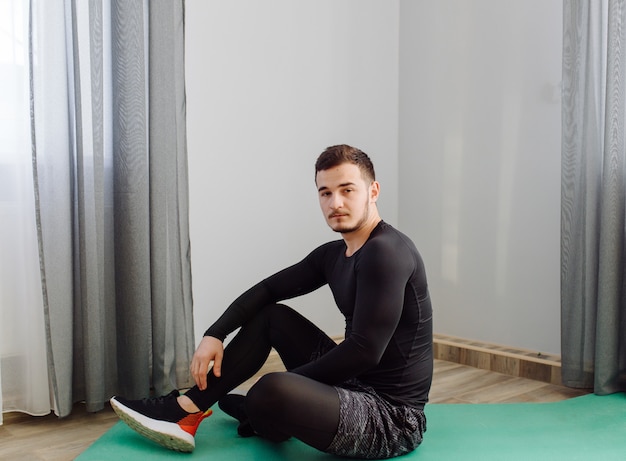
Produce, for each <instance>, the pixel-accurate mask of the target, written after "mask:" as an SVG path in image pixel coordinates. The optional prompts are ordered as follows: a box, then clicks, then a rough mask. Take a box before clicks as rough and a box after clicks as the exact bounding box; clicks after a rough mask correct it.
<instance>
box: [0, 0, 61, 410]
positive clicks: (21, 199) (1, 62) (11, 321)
mask: <svg viewBox="0 0 626 461" xmlns="http://www.w3.org/2000/svg"><path fill="white" fill-rule="evenodd" d="M28 12H29V9H28V0H0V24H1V26H0V33H1V34H2V36H1V37H0V69H1V70H0V72H1V74H0V94H1V96H0V111H1V112H0V117H1V119H0V377H1V380H0V382H1V389H0V390H1V393H0V408H1V409H2V412H7V411H16V410H17V411H22V412H25V413H29V414H32V415H44V414H48V413H49V412H50V409H51V408H53V402H52V401H51V393H50V390H49V385H48V382H49V380H48V372H47V370H48V368H47V361H46V334H45V326H44V310H43V302H42V297H41V276H40V269H39V255H38V244H37V229H36V224H35V212H34V210H35V198H34V193H33V176H32V155H31V134H30V115H29V78H28V65H29V56H28ZM1 418H2V416H1V413H0V422H1V421H2V419H1Z"/></svg>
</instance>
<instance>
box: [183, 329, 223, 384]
mask: <svg viewBox="0 0 626 461" xmlns="http://www.w3.org/2000/svg"><path fill="white" fill-rule="evenodd" d="M223 357H224V343H222V341H220V340H219V339H217V338H214V337H212V336H205V337H203V338H202V341H200V344H199V345H198V348H197V349H196V352H195V353H194V354H193V358H192V359H191V366H190V367H189V369H190V371H191V375H192V376H193V379H194V381H195V382H196V385H197V386H198V388H199V389H200V390H201V391H203V390H205V389H206V387H207V383H206V375H207V373H208V372H209V366H210V365H211V362H213V374H214V375H215V376H216V377H218V378H219V377H220V376H221V374H222V358H223Z"/></svg>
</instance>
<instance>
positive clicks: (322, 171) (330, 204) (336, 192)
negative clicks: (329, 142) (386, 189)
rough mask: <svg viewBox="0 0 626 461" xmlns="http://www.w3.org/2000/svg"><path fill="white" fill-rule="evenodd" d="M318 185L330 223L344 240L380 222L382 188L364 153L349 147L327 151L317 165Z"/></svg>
mask: <svg viewBox="0 0 626 461" xmlns="http://www.w3.org/2000/svg"><path fill="white" fill-rule="evenodd" d="M315 184H316V185H317V190H318V194H319V201H320V207H321V209H322V213H324V217H325V218H326V222H327V223H328V225H329V226H330V228H331V229H333V230H334V231H335V232H341V233H342V234H344V237H346V235H348V234H350V235H353V233H357V232H360V231H362V230H364V229H369V228H371V227H372V226H373V225H375V224H376V223H377V222H378V221H379V220H380V217H379V216H378V210H377V208H376V200H377V199H378V194H379V192H380V186H379V184H378V182H377V181H376V180H375V173H374V166H373V165H372V161H371V160H370V158H369V157H368V156H367V154H365V153H364V152H362V151H361V150H359V149H356V148H354V147H350V146H346V145H340V146H332V147H329V148H328V149H326V150H325V151H324V152H323V153H322V154H321V155H320V156H319V157H318V159H317V162H315Z"/></svg>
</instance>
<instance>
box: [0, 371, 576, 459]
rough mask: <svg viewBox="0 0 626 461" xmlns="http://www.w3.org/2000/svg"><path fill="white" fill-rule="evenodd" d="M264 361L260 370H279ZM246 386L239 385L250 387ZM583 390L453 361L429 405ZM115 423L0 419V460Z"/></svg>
mask: <svg viewBox="0 0 626 461" xmlns="http://www.w3.org/2000/svg"><path fill="white" fill-rule="evenodd" d="M279 369H281V366H280V365H278V364H277V363H268V365H267V366H266V367H265V368H264V370H265V371H273V370H279ZM251 382H253V380H251V381H250V382H248V383H246V384H245V385H244V386H242V388H243V389H245V388H247V387H249V386H250V384H251ZM585 393H586V392H584V391H578V390H574V389H569V388H565V387H562V386H557V385H554V384H547V383H544V382H540V381H533V380H530V379H525V378H518V377H512V376H508V375H504V374H500V373H494V372H491V371H486V370H481V369H478V368H473V367H470V366H466V365H460V364H458V363H452V362H446V361H442V360H436V361H435V374H434V377H433V385H432V390H431V393H430V401H431V403H500V402H553V401H558V400H564V399H568V398H572V397H577V396H579V395H583V394H585ZM116 422H117V417H116V416H115V414H114V413H113V411H112V410H111V409H110V408H106V409H105V410H103V411H100V412H98V413H86V412H85V410H84V407H83V406H82V405H76V407H75V409H74V412H73V413H72V415H71V416H69V417H67V418H63V419H59V418H57V417H56V416H53V415H48V416H44V417H33V416H28V415H23V414H19V413H8V414H5V415H4V425H2V426H0V459H2V460H4V459H6V460H21V461H40V460H46V461H52V460H54V461H67V460H72V459H74V458H75V457H76V456H78V455H79V454H80V453H82V452H83V451H84V450H86V449H87V447H89V445H91V444H92V443H93V442H94V441H95V440H96V439H97V438H98V437H100V436H101V435H102V434H103V433H104V432H106V431H107V430H108V429H109V428H110V427H111V426H113V425H114V424H115V423H116Z"/></svg>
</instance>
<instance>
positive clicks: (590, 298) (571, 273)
mask: <svg viewBox="0 0 626 461" xmlns="http://www.w3.org/2000/svg"><path fill="white" fill-rule="evenodd" d="M563 6H564V24H563V103H562V104H563V107H562V129H563V132H562V188H561V312H562V373H563V383H564V384H565V385H568V386H571V387H584V388H593V389H594V392H595V393H597V394H609V393H613V392H617V391H624V390H626V299H625V296H626V289H625V288H626V286H625V278H624V276H625V272H624V263H625V261H626V254H625V249H626V248H625V245H624V243H625V242H624V237H625V227H626V221H625V217H626V197H625V192H626V190H625V188H624V186H625V179H626V177H625V176H626V172H625V166H626V140H625V138H624V135H625V126H626V0H604V1H601V0H593V1H571V0H565V1H564V3H563Z"/></svg>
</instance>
